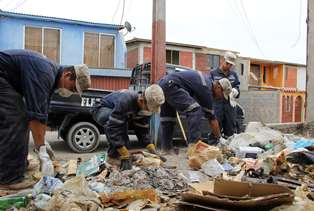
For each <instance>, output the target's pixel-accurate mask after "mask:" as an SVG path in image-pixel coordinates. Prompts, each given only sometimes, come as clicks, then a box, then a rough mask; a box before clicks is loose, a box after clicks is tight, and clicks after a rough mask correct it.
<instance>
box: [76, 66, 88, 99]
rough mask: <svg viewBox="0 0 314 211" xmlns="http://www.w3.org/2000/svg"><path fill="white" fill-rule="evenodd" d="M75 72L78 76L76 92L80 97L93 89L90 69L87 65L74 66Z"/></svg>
mask: <svg viewBox="0 0 314 211" xmlns="http://www.w3.org/2000/svg"><path fill="white" fill-rule="evenodd" d="M74 70H75V74H76V82H75V83H76V90H77V92H78V93H79V95H82V92H83V91H84V90H86V89H88V88H90V87H91V80H90V75H89V72H88V67H87V65H85V64H80V65H74Z"/></svg>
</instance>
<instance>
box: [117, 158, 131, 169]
mask: <svg viewBox="0 0 314 211" xmlns="http://www.w3.org/2000/svg"><path fill="white" fill-rule="evenodd" d="M130 169H132V162H131V160H130V159H121V164H120V170H121V171H124V170H130Z"/></svg>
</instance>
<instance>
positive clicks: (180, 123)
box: [176, 112, 189, 146]
mask: <svg viewBox="0 0 314 211" xmlns="http://www.w3.org/2000/svg"><path fill="white" fill-rule="evenodd" d="M176 114H177V120H178V123H179V126H180V129H181V132H182V135H183V139H184V141H185V143H186V146H188V145H189V143H188V139H187V138H186V135H185V131H184V128H183V125H182V122H181V118H180V115H179V113H178V112H176Z"/></svg>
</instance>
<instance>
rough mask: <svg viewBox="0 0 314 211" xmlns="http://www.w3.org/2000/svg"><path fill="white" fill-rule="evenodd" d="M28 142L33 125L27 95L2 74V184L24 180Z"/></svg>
mask: <svg viewBox="0 0 314 211" xmlns="http://www.w3.org/2000/svg"><path fill="white" fill-rule="evenodd" d="M28 141H29V127H28V119H27V113H26V108H25V104H24V101H23V98H22V96H21V95H20V94H19V93H17V92H16V91H15V90H14V89H13V88H12V86H11V85H10V84H9V83H8V81H7V80H6V79H5V78H4V77H2V76H1V73H0V184H6V185H7V184H14V183H18V182H20V181H22V180H23V178H24V172H25V170H26V168H27V155H28Z"/></svg>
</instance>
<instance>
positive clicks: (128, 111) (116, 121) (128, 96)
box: [98, 90, 152, 143]
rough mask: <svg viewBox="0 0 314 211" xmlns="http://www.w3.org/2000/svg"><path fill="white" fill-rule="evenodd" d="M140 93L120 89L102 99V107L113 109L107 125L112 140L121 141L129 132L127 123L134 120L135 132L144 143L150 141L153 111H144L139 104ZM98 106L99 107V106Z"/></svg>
mask: <svg viewBox="0 0 314 211" xmlns="http://www.w3.org/2000/svg"><path fill="white" fill-rule="evenodd" d="M137 100H138V93H137V92H133V91H129V90H120V91H116V92H113V93H111V94H109V95H106V96H104V97H103V98H102V99H101V100H100V105H99V106H101V107H106V108H110V109H112V113H111V115H110V117H109V120H108V122H107V125H106V130H107V133H108V136H109V138H110V139H111V141H114V142H116V143H120V142H121V141H122V140H121V139H123V138H124V137H125V136H126V135H127V133H128V131H127V124H128V122H129V121H132V123H133V125H134V126H135V128H134V129H135V133H136V135H137V137H138V138H139V139H141V140H140V141H141V142H143V143H150V142H151V137H150V134H149V121H150V117H151V115H152V113H151V112H148V111H143V110H141V109H140V107H139V106H138V104H137ZM99 106H98V107H99Z"/></svg>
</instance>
